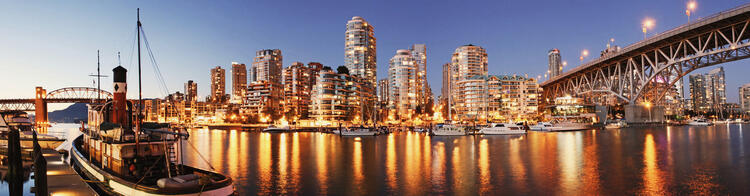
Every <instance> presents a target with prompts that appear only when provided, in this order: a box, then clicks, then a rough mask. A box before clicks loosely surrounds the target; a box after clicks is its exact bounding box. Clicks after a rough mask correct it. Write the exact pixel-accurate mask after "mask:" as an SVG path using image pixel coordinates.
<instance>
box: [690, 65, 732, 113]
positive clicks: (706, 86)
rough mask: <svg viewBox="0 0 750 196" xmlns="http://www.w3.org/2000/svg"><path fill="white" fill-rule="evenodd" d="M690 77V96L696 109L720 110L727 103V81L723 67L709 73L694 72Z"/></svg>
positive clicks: (700, 110) (702, 110)
mask: <svg viewBox="0 0 750 196" xmlns="http://www.w3.org/2000/svg"><path fill="white" fill-rule="evenodd" d="M689 78H690V98H691V100H692V102H693V104H692V105H693V110H694V111H699V112H706V111H711V110H719V109H720V108H721V107H722V106H723V105H724V104H726V101H727V94H726V81H725V80H724V68H723V67H719V68H716V69H713V70H711V71H709V72H708V73H707V74H693V75H690V77H689Z"/></svg>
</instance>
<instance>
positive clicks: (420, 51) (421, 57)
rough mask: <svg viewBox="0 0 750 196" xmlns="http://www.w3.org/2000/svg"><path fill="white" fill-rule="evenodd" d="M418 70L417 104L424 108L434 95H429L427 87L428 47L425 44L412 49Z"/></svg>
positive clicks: (415, 45)
mask: <svg viewBox="0 0 750 196" xmlns="http://www.w3.org/2000/svg"><path fill="white" fill-rule="evenodd" d="M410 52H411V56H412V59H413V60H414V66H415V67H416V68H417V69H416V83H415V84H416V88H417V104H418V105H421V106H424V105H425V104H427V100H428V99H431V96H432V95H428V94H427V92H428V89H427V88H429V87H428V85H427V79H426V78H425V77H427V47H426V46H425V45H424V44H414V45H412V46H411V49H410Z"/></svg>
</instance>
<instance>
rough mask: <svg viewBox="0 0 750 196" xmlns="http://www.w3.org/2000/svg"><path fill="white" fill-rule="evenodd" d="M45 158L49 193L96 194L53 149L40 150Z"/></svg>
mask: <svg viewBox="0 0 750 196" xmlns="http://www.w3.org/2000/svg"><path fill="white" fill-rule="evenodd" d="M42 153H44V158H45V159H47V191H49V193H50V195H97V193H96V192H95V191H94V190H93V189H92V188H91V187H90V186H89V185H88V183H86V182H84V181H83V178H81V176H79V175H78V173H76V172H75V171H74V170H73V168H72V167H71V166H70V165H68V164H67V163H65V162H63V160H62V155H61V154H60V153H58V152H57V151H54V150H42Z"/></svg>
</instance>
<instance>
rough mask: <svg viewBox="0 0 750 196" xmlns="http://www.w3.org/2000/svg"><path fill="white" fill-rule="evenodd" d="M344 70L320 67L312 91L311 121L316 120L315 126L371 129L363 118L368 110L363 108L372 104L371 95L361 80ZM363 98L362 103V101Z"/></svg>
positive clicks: (342, 67) (368, 120) (368, 122)
mask: <svg viewBox="0 0 750 196" xmlns="http://www.w3.org/2000/svg"><path fill="white" fill-rule="evenodd" d="M348 73H349V72H348V70H347V68H346V67H344V66H341V67H339V68H337V70H336V71H334V70H332V69H331V68H330V67H323V69H322V70H321V71H320V73H319V75H318V77H317V82H316V84H315V86H314V87H313V90H312V92H311V94H312V96H311V97H312V104H310V117H311V118H313V119H315V126H331V127H335V126H357V125H371V123H373V122H372V121H370V120H371V119H365V118H364V117H365V116H367V115H368V113H372V112H375V111H373V110H369V109H368V108H370V107H367V106H365V105H364V104H365V103H366V102H367V101H372V100H368V99H372V98H373V97H374V95H372V94H368V92H374V91H375V90H373V89H368V87H367V85H366V83H367V82H365V81H364V79H361V78H359V77H356V76H351V75H349V74H348ZM363 98H365V99H363Z"/></svg>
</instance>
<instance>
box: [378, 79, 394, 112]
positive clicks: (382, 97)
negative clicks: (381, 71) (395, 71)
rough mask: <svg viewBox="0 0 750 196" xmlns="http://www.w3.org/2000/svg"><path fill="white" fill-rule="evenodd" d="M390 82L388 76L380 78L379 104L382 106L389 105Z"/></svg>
mask: <svg viewBox="0 0 750 196" xmlns="http://www.w3.org/2000/svg"><path fill="white" fill-rule="evenodd" d="M390 90H391V89H390V83H389V80H388V78H383V79H380V80H378V93H377V96H378V104H379V105H380V106H382V107H385V106H387V105H388V97H390Z"/></svg>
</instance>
